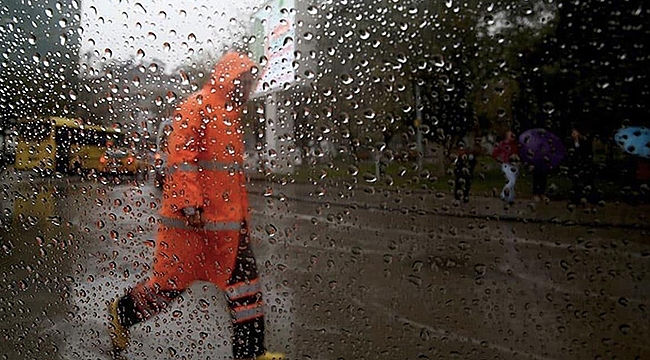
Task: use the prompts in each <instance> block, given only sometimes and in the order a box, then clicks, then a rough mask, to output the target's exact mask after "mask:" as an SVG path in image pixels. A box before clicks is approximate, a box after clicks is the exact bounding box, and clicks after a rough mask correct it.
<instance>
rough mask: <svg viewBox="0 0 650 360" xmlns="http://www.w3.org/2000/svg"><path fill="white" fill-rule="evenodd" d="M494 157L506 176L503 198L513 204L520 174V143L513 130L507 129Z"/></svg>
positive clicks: (502, 192)
mask: <svg viewBox="0 0 650 360" xmlns="http://www.w3.org/2000/svg"><path fill="white" fill-rule="evenodd" d="M492 157H493V158H494V159H495V160H496V161H498V162H499V163H500V164H501V171H503V174H504V175H505V177H506V183H505V185H504V186H503V189H502V190H501V199H502V200H504V201H506V202H507V203H509V204H512V203H513V202H514V201H515V185H516V184H517V176H518V175H519V144H518V143H517V140H516V137H515V134H514V133H513V132H512V130H508V131H506V133H505V137H504V139H503V140H501V141H500V142H499V143H498V144H497V146H496V147H495V148H494V151H493V152H492Z"/></svg>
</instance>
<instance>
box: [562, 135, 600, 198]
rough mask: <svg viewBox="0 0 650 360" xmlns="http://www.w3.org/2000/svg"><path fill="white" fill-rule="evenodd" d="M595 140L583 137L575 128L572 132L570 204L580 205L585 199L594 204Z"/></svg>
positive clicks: (570, 148)
mask: <svg viewBox="0 0 650 360" xmlns="http://www.w3.org/2000/svg"><path fill="white" fill-rule="evenodd" d="M592 143H593V139H592V137H591V136H590V135H586V136H585V135H583V134H582V133H581V132H580V130H578V129H577V128H576V127H575V126H574V127H573V128H572V130H571V143H570V145H569V150H568V152H569V176H570V177H571V184H572V187H571V195H570V200H569V201H570V202H571V203H572V204H579V203H581V202H582V200H583V199H585V200H587V201H589V202H594V201H595V199H594V193H595V192H594V169H593V163H594V156H593V146H592Z"/></svg>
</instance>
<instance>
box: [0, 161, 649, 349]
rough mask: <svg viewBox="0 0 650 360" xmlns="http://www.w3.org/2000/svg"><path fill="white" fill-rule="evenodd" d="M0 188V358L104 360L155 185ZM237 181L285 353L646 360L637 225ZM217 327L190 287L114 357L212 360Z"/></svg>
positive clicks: (18, 183)
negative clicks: (437, 209) (111, 313)
mask: <svg viewBox="0 0 650 360" xmlns="http://www.w3.org/2000/svg"><path fill="white" fill-rule="evenodd" d="M0 184H1V186H2V191H3V197H2V210H3V222H4V223H3V226H4V227H3V230H2V237H1V239H0V240H1V244H2V254H1V256H2V257H1V258H0V261H1V267H2V274H1V276H2V279H1V282H0V284H1V287H0V306H1V311H0V328H1V329H2V330H1V333H2V337H3V341H2V343H1V344H0V353H2V354H4V358H6V359H50V358H58V359H109V358H110V357H109V356H108V355H107V350H108V348H109V338H108V335H107V333H106V324H107V315H106V307H107V304H108V302H109V300H111V299H113V298H115V297H116V296H117V295H119V294H122V293H123V292H124V291H125V289H126V288H128V287H129V286H131V285H133V284H134V283H136V282H137V281H139V280H141V279H142V278H143V277H145V276H146V275H147V274H148V271H149V263H150V262H151V255H152V253H153V243H154V240H155V227H156V225H155V221H156V211H157V208H158V207H159V205H160V203H159V201H160V199H159V197H160V192H159V191H158V190H157V189H155V188H154V187H153V185H152V184H151V183H150V182H141V183H138V182H136V181H135V180H134V179H124V180H123V181H122V182H119V183H116V182H115V181H105V182H102V181H99V182H97V181H94V182H91V181H81V180H80V179H78V178H62V179H34V180H32V181H30V180H29V179H28V177H27V176H25V175H21V176H18V175H15V174H11V173H5V174H3V176H2V180H1V182H0ZM250 189H251V207H252V209H253V213H252V221H253V229H254V238H255V240H254V245H253V246H254V249H255V252H256V255H257V258H258V266H259V268H260V270H261V274H262V281H263V283H264V286H265V292H264V296H265V301H266V304H267V314H268V315H267V345H268V347H269V348H271V349H273V350H275V351H283V352H285V353H287V354H288V355H289V356H290V358H293V359H450V358H451V359H454V358H457V359H594V358H603V359H609V358H619V359H634V358H639V359H644V358H650V344H649V343H648V342H647V339H649V338H650V314H649V312H650V309H649V307H650V285H648V284H649V283H650V282H649V280H650V279H649V277H650V253H649V251H648V249H649V247H650V243H649V240H648V238H649V237H648V234H647V232H648V230H644V229H634V228H630V227H626V228H616V227H599V228H595V227H589V226H564V225H561V224H553V223H535V222H519V221H498V220H495V219H491V218H481V217H460V216H448V215H444V214H438V215H436V214H432V213H430V212H427V211H425V210H426V209H424V208H423V207H422V205H421V204H422V203H425V204H429V205H431V206H445V204H446V202H448V201H450V200H448V199H445V198H438V197H435V196H433V195H431V196H428V195H422V196H420V202H419V203H418V204H420V205H417V206H420V207H421V208H420V209H419V210H420V211H418V208H417V206H415V207H414V206H411V209H412V210H411V211H394V210H383V209H382V208H383V207H385V206H382V204H384V203H385V202H386V200H388V201H389V202H393V200H395V199H391V198H388V199H386V198H382V199H379V197H380V195H376V196H373V195H370V196H369V195H368V194H365V196H364V197H363V198H362V197H360V196H358V191H359V190H350V189H347V188H345V187H331V186H328V185H313V186H312V185H292V184H289V185H279V184H267V183H261V182H258V183H253V184H252V185H251V187H250ZM381 196H383V195H381ZM374 198H377V199H374ZM359 199H362V200H359ZM369 199H370V200H369ZM373 199H374V200H373ZM413 210H415V211H413ZM606 210H607V209H606ZM228 326H229V325H228V317H227V313H226V311H225V301H224V300H223V297H222V295H221V294H220V293H219V291H217V290H216V289H215V288H214V287H213V286H211V285H209V284H206V283H196V284H195V285H194V286H192V288H190V290H189V291H188V292H187V293H186V294H184V295H183V296H182V297H181V299H180V301H178V302H177V303H175V304H174V305H173V306H172V307H171V308H170V309H169V310H168V311H167V312H165V313H163V314H161V315H159V316H158V317H156V318H154V319H152V320H151V321H149V322H148V323H145V324H140V325H138V326H136V327H135V328H134V329H133V332H132V336H133V344H132V346H131V347H130V349H129V351H128V352H127V353H126V354H125V355H126V358H128V359H151V358H155V359H177V358H178V359H208V358H209V359H227V358H229V357H230V344H229V341H230V339H229V328H228Z"/></svg>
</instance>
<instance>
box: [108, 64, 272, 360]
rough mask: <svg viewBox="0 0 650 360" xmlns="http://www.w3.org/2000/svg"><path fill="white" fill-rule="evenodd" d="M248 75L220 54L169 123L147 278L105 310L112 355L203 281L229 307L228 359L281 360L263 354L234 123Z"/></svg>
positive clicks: (259, 301)
mask: <svg viewBox="0 0 650 360" xmlns="http://www.w3.org/2000/svg"><path fill="white" fill-rule="evenodd" d="M253 69H255V64H254V63H253V62H252V61H251V60H250V59H249V58H248V57H247V56H245V55H243V54H240V53H238V52H234V51H231V52H228V53H226V54H225V55H224V56H223V57H222V58H221V59H220V60H219V61H218V63H217V64H216V65H215V68H214V70H213V72H212V77H211V79H210V81H209V82H208V83H207V84H206V85H205V86H204V87H203V88H202V89H201V90H200V91H199V92H197V93H195V94H193V95H192V96H191V97H190V98H189V99H187V100H186V101H185V102H184V103H182V104H181V105H180V107H179V108H178V109H177V111H176V114H175V115H174V119H173V122H172V127H173V131H172V133H171V135H170V137H169V145H168V150H169V155H168V161H167V166H168V168H167V176H168V181H166V183H165V186H164V188H163V200H162V209H161V210H160V225H159V229H158V236H157V242H156V250H155V255H154V264H153V274H152V276H151V277H150V278H149V279H148V280H146V281H144V282H141V283H139V284H137V285H136V286H135V287H134V288H133V289H130V290H129V291H128V293H127V294H126V295H124V296H122V297H121V298H119V299H117V300H115V301H114V302H113V303H112V304H111V307H110V313H111V315H112V316H111V328H110V332H111V339H112V342H113V346H114V349H115V350H116V352H119V351H122V350H124V349H125V348H126V347H127V345H128V342H129V332H128V329H129V327H131V326H133V325H135V324H137V323H139V322H142V321H146V320H148V319H149V318H151V317H153V316H154V315H156V314H158V313H159V312H160V311H161V310H163V309H164V308H165V307H166V306H167V305H168V304H169V303H170V302H171V301H172V300H173V299H174V298H176V297H178V296H179V295H180V294H181V293H182V292H183V291H184V290H185V289H187V288H188V287H189V286H190V285H191V284H192V283H193V282H194V281H209V282H211V283H213V284H215V285H217V286H218V287H219V288H221V289H222V290H223V291H224V292H225V294H226V297H227V300H228V305H229V308H230V313H231V317H232V322H233V341H232V345H233V356H234V358H235V359H248V358H250V359H281V358H282V356H281V355H280V354H271V353H268V352H266V350H265V348H264V313H263V309H262V305H263V303H262V296H261V284H260V282H259V278H258V272H257V266H256V264H255V258H254V257H253V253H252V252H251V249H250V246H249V242H250V240H249V239H250V231H249V214H248V194H247V191H246V187H245V185H246V178H245V175H244V172H243V165H244V159H243V154H244V143H243V140H242V135H243V134H242V129H241V124H240V120H239V116H240V108H241V106H242V105H243V104H244V103H245V102H246V100H247V98H248V96H249V93H250V91H251V89H252V84H253V79H254V78H253V73H255V71H253Z"/></svg>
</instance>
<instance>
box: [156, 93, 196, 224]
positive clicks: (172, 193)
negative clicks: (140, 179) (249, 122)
mask: <svg viewBox="0 0 650 360" xmlns="http://www.w3.org/2000/svg"><path fill="white" fill-rule="evenodd" d="M201 125H202V121H201V117H200V115H199V109H196V107H194V106H191V103H189V104H188V103H186V104H184V105H183V106H182V107H181V109H180V110H179V111H178V113H177V114H176V116H175V121H174V123H173V131H172V133H171V134H170V136H169V156H168V158H167V159H168V161H167V173H168V174H169V181H168V185H169V187H168V188H167V194H166V195H167V196H166V197H165V204H164V206H165V207H167V209H166V210H167V211H171V212H177V211H182V210H183V209H184V208H188V207H193V208H196V209H199V208H201V207H202V206H203V203H204V201H203V200H204V199H203V184H202V181H201V178H200V176H201V173H200V172H199V168H198V166H197V158H198V156H199V151H200V149H201V142H202V132H201Z"/></svg>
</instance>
